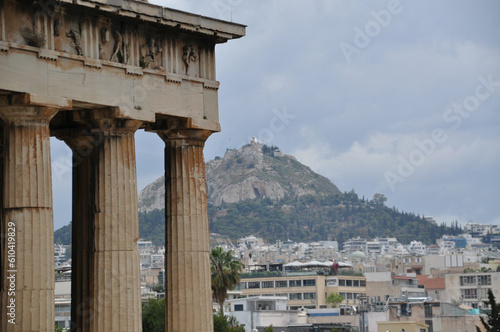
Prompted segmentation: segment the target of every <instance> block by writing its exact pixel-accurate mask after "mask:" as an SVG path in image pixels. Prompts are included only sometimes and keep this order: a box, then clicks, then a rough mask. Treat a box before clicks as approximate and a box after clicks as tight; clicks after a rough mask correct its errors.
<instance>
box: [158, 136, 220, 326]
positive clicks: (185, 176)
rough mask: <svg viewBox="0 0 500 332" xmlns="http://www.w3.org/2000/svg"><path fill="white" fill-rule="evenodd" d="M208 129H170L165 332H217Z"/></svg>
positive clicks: (166, 147) (167, 147)
mask: <svg viewBox="0 0 500 332" xmlns="http://www.w3.org/2000/svg"><path fill="white" fill-rule="evenodd" d="M210 134H211V132H210V131H208V130H165V131H158V135H159V136H160V137H161V138H162V139H163V140H164V142H165V200H166V201H165V216H166V225H165V233H166V236H165V245H166V253H165V273H166V287H165V288H166V294H165V296H166V305H165V306H166V308H165V311H166V331H167V332H181V331H182V332H194V331H199V332H201V331H213V316H212V315H213V313H212V291H211V282H210V237H209V231H208V211H207V190H206V188H207V187H206V179H205V162H204V159H203V147H204V143H205V141H206V139H207V138H208V137H209V136H210Z"/></svg>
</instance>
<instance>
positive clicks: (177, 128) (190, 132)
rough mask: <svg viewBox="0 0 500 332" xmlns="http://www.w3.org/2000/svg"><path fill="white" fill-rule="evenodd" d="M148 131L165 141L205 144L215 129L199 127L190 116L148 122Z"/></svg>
mask: <svg viewBox="0 0 500 332" xmlns="http://www.w3.org/2000/svg"><path fill="white" fill-rule="evenodd" d="M145 129H146V131H150V132H154V133H157V134H158V136H160V138H161V139H162V140H163V141H164V142H165V143H168V142H172V141H177V142H182V141H184V142H185V143H186V145H200V146H203V145H204V144H205V141H206V140H207V139H208V137H209V136H210V135H212V133H213V131H212V130H208V129H203V128H199V127H197V126H195V125H193V123H192V119H190V118H161V119H157V121H156V122H155V123H148V124H146V128H145Z"/></svg>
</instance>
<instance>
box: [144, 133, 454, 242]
mask: <svg viewBox="0 0 500 332" xmlns="http://www.w3.org/2000/svg"><path fill="white" fill-rule="evenodd" d="M206 173H207V196H208V214H209V223H210V231H211V232H215V233H219V234H221V235H224V236H227V237H228V238H231V239H235V238H238V237H242V236H246V235H250V234H254V235H256V236H260V237H263V238H264V239H267V240H271V241H272V240H276V239H281V240H286V239H292V240H294V241H317V240H336V241H338V242H339V244H341V243H343V242H344V241H346V240H347V239H349V238H351V237H355V236H361V237H364V238H368V239H371V238H374V237H386V236H387V237H397V238H398V240H399V241H400V242H402V243H409V242H410V241H411V240H420V241H422V242H424V243H428V244H430V243H434V242H435V240H436V239H437V238H439V237H441V236H442V235H444V234H458V233H461V232H462V231H461V229H460V228H458V226H455V227H448V226H446V225H444V224H443V225H435V224H432V223H430V222H428V221H426V220H425V219H424V218H423V217H421V216H419V215H416V214H414V213H407V212H400V211H398V210H397V209H396V208H389V207H387V206H385V205H384V203H385V197H384V196H383V195H382V194H376V195H375V196H374V197H373V199H371V200H370V199H365V198H364V197H363V198H359V197H358V195H357V194H356V193H355V192H354V190H352V191H350V192H344V193H342V192H341V191H340V190H339V189H338V188H337V187H336V186H335V185H334V184H333V183H332V182H331V181H330V180H328V179H327V178H325V177H323V176H321V175H319V174H316V173H314V172H313V171H312V170H311V169H310V168H309V167H307V166H305V165H303V164H301V163H299V162H298V161H297V160H296V159H295V158H294V157H293V156H290V155H286V154H284V153H282V152H281V151H280V150H279V148H277V147H269V146H267V145H263V144H260V143H259V142H257V141H256V140H253V141H252V142H251V143H250V144H247V145H245V146H243V147H242V148H240V149H237V150H236V149H234V150H233V149H228V150H227V151H226V153H225V154H224V157H222V158H221V157H216V158H215V159H214V160H211V161H209V162H207V164H206ZM164 202H165V188H164V179H163V177H162V178H159V179H158V180H156V181H155V182H153V183H152V184H150V185H148V186H147V187H146V188H144V190H143V191H142V192H141V193H140V195H139V220H140V226H139V228H140V233H141V237H144V238H147V239H151V240H153V241H155V242H161V241H163V234H164V231H165V230H164V221H163V220H164V216H163V213H164V211H163V209H164V204H165V203H164Z"/></svg>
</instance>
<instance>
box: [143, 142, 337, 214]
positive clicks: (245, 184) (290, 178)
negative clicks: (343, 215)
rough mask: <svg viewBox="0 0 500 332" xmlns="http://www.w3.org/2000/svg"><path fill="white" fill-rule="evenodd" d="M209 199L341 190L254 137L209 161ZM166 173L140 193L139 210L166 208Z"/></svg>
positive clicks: (224, 200) (279, 197)
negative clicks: (236, 148) (248, 142)
mask: <svg viewBox="0 0 500 332" xmlns="http://www.w3.org/2000/svg"><path fill="white" fill-rule="evenodd" d="M206 174H207V175H206V176H207V189H208V190H207V198H208V203H209V204H213V205H215V206H221V205H222V204H225V203H239V202H242V201H248V200H253V199H259V198H260V199H266V198H268V199H270V200H271V201H274V202H277V201H280V200H283V199H284V198H285V197H295V198H298V197H302V196H306V195H312V196H314V195H323V196H325V195H331V194H338V193H340V191H339V189H338V188H337V187H336V186H335V185H334V184H333V183H332V182H331V181H330V180H328V179H327V178H325V177H323V176H321V175H319V174H316V173H314V172H313V171H312V170H311V169H310V168H309V167H307V166H305V165H303V164H301V163H299V162H298V161H297V160H296V159H295V157H293V156H290V155H287V154H284V153H282V152H281V151H280V150H279V149H278V148H277V147H268V146H266V145H263V144H261V143H259V142H258V141H256V140H252V142H251V143H250V144H247V145H245V146H243V147H242V148H240V149H238V150H233V149H228V150H227V151H226V153H225V155H224V157H223V158H220V157H216V158H215V160H211V161H209V162H207V163H206ZM164 182H165V180H164V177H161V178H159V179H157V180H156V181H154V182H153V183H151V184H149V185H148V186H146V188H144V189H143V190H142V191H141V193H140V194H139V211H140V212H150V211H153V210H155V209H160V210H161V209H164V208H165V185H164Z"/></svg>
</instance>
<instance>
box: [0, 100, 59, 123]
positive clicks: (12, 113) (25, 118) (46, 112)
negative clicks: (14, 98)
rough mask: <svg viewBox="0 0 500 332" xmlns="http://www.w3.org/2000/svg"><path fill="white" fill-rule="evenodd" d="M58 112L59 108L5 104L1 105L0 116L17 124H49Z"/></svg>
mask: <svg viewBox="0 0 500 332" xmlns="http://www.w3.org/2000/svg"><path fill="white" fill-rule="evenodd" d="M56 113H57V108H54V107H45V106H17V105H10V106H3V107H0V118H2V119H3V120H4V121H7V122H10V123H14V124H15V125H18V126H22V125H30V126H32V125H36V124H41V125H44V126H45V125H48V123H49V121H50V119H52V117H53V116H54V115H55V114H56Z"/></svg>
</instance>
